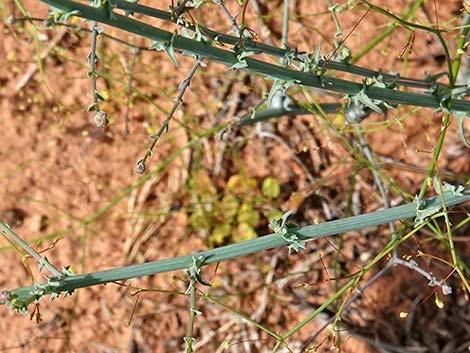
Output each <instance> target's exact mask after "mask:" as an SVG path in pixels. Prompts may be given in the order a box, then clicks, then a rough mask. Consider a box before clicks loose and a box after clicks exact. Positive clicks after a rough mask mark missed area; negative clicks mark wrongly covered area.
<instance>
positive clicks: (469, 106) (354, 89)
mask: <svg viewBox="0 0 470 353" xmlns="http://www.w3.org/2000/svg"><path fill="white" fill-rule="evenodd" d="M41 1H43V2H45V3H47V4H49V5H51V6H54V7H57V8H59V9H61V10H63V11H66V12H70V11H73V10H78V11H79V12H80V13H79V14H78V16H80V17H83V18H87V19H89V20H96V21H98V22H100V23H103V24H108V25H110V26H113V27H117V28H120V29H122V30H124V31H127V32H131V33H134V34H137V35H140V36H143V37H146V38H148V39H151V40H153V41H158V42H163V43H172V45H173V47H174V49H177V50H180V51H183V52H186V53H189V54H191V55H196V56H199V57H201V58H205V59H208V60H209V61H218V62H221V63H223V64H226V65H229V66H233V65H235V64H237V63H238V62H239V61H238V59H237V56H236V55H235V53H233V52H230V51H226V50H222V49H219V48H215V47H212V46H210V45H208V44H207V43H203V42H199V41H196V40H193V39H189V38H186V37H182V36H179V35H176V36H175V35H174V33H170V32H167V31H164V30H161V29H159V28H156V27H152V26H150V25H147V24H145V23H142V22H139V21H135V20H132V19H130V18H128V17H125V16H121V15H118V14H114V13H113V14H112V16H109V12H108V11H106V10H103V9H96V8H92V7H90V6H86V5H83V4H80V3H75V2H73V1H70V0H60V1H59V0H41ZM172 38H173V39H172ZM244 60H245V61H246V69H247V70H251V71H253V72H256V73H259V74H262V75H264V76H267V77H272V78H274V79H279V80H285V81H290V80H295V81H296V82H298V83H299V84H301V85H304V86H310V87H316V88H320V89H325V90H328V91H333V92H340V93H343V94H348V95H355V94H357V93H359V92H360V91H361V90H362V89H363V86H362V84H360V83H355V82H351V81H346V80H342V79H338V78H333V77H323V76H317V75H313V74H312V73H309V72H308V73H306V72H299V71H295V70H289V69H286V68H284V67H280V66H277V65H273V64H269V63H266V62H262V61H259V60H256V59H252V58H245V59H244ZM366 94H367V95H368V97H369V98H371V99H377V100H382V101H386V102H389V103H390V104H406V105H413V106H422V107H429V108H435V109H437V108H439V106H440V105H439V103H440V102H439V100H438V98H437V97H434V96H432V95H427V94H422V93H413V92H400V91H395V90H392V89H387V88H379V87H367V89H366ZM450 103H451V106H452V108H453V109H454V110H455V111H470V102H468V101H464V100H458V99H454V100H450Z"/></svg>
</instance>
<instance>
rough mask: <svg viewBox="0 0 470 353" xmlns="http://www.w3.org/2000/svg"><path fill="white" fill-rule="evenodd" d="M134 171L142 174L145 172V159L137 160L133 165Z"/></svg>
mask: <svg viewBox="0 0 470 353" xmlns="http://www.w3.org/2000/svg"><path fill="white" fill-rule="evenodd" d="M135 172H136V173H137V174H144V172H145V160H144V159H141V160H140V161H138V162H137V164H136V165H135Z"/></svg>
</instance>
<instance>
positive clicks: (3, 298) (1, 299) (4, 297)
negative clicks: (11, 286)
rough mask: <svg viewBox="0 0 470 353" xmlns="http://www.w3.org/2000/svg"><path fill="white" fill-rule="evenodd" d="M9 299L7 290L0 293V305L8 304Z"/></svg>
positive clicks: (9, 295)
mask: <svg viewBox="0 0 470 353" xmlns="http://www.w3.org/2000/svg"><path fill="white" fill-rule="evenodd" d="M10 299H11V294H10V292H9V291H7V290H2V291H0V304H5V303H8V302H9V301H10Z"/></svg>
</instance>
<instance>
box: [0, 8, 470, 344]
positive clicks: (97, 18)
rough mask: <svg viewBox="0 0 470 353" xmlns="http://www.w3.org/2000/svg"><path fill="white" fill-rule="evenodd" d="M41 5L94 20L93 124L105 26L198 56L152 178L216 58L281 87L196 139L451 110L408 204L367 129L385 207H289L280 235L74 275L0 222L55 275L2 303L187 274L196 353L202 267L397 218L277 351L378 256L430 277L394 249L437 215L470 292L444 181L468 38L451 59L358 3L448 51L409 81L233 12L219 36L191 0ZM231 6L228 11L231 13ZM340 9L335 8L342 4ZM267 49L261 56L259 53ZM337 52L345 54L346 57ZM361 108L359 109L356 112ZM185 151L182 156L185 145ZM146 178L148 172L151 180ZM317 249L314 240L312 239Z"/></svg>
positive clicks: (460, 109) (278, 225)
mask: <svg viewBox="0 0 470 353" xmlns="http://www.w3.org/2000/svg"><path fill="white" fill-rule="evenodd" d="M40 1H42V2H44V3H46V4H48V5H50V6H51V8H52V9H51V13H50V18H49V19H48V21H47V23H48V25H49V26H55V25H57V24H59V23H62V22H63V21H67V20H68V18H69V17H70V16H76V17H81V18H83V19H86V20H89V21H93V22H92V29H91V31H92V36H93V43H94V44H93V45H92V51H91V53H90V56H89V66H90V72H89V77H90V79H91V82H92V90H93V103H92V104H91V105H90V106H89V107H88V111H96V115H95V122H96V124H97V125H98V126H99V127H104V126H106V125H107V123H108V116H107V114H106V113H105V112H104V111H103V110H102V109H101V108H100V102H101V101H102V100H103V99H104V98H103V97H102V96H101V94H100V92H99V90H98V89H97V85H96V81H95V78H96V77H97V74H96V72H95V69H94V62H95V56H94V49H95V47H96V38H99V36H100V34H101V33H102V31H103V28H101V27H100V25H108V26H112V27H114V28H117V29H119V30H122V31H124V32H128V33H133V34H135V35H138V36H141V37H143V38H146V39H148V40H149V41H150V42H149V48H148V49H150V50H159V51H165V52H166V53H167V55H168V57H169V59H170V60H171V61H172V62H173V63H174V64H175V65H176V66H178V65H179V62H178V58H177V55H176V54H177V53H180V54H183V55H186V56H190V57H193V58H194V65H193V68H192V70H191V72H190V73H189V74H188V76H187V78H186V79H185V80H184V81H183V82H182V84H181V85H180V87H179V92H178V96H177V99H176V103H175V105H174V106H173V108H172V110H171V111H170V113H169V114H168V116H167V118H166V119H165V120H164V122H163V124H162V126H161V128H160V129H159V130H158V132H157V133H156V134H154V135H151V136H150V137H151V140H152V143H151V145H150V147H149V148H148V150H147V152H146V154H145V156H144V158H141V159H139V161H138V162H137V165H136V167H135V170H136V172H137V173H138V174H144V173H145V172H146V171H147V169H148V168H147V159H148V158H149V157H151V156H152V151H153V149H154V147H155V144H156V143H157V141H158V140H159V139H160V138H161V136H162V135H163V134H165V133H166V132H167V131H168V129H169V128H170V122H171V119H172V116H173V114H174V112H175V111H176V109H177V107H178V106H179V105H180V104H181V103H182V98H183V95H184V93H185V91H186V89H188V87H189V83H190V81H191V78H192V77H193V75H194V74H195V73H196V71H197V70H198V69H199V67H201V66H203V65H204V63H206V62H211V61H214V62H219V63H222V64H225V65H226V66H227V67H228V68H229V69H231V70H246V71H249V72H250V73H254V74H259V75H262V76H264V77H265V78H266V79H267V80H271V81H273V85H272V89H271V92H270V93H269V94H268V96H267V97H266V102H267V103H268V107H267V108H266V109H264V110H261V109H256V108H253V110H252V112H251V113H250V114H247V115H246V116H245V117H243V118H242V119H239V120H238V121H236V122H234V123H233V124H230V123H226V124H223V125H222V126H218V127H217V128H214V129H212V130H210V131H208V132H206V134H203V135H201V136H200V137H198V138H203V137H205V136H209V135H214V134H215V133H216V132H221V131H222V130H224V129H229V128H232V127H242V126H245V125H251V124H255V123H258V122H260V121H265V120H267V119H270V118H273V117H279V116H284V115H290V116H296V115H300V114H322V115H325V114H328V113H337V112H339V111H341V110H342V109H344V108H345V107H346V108H347V109H350V110H349V114H350V115H351V116H353V117H350V118H348V117H347V116H346V118H347V120H348V121H350V122H351V121H352V122H358V121H360V120H361V119H363V118H365V117H366V116H367V115H368V114H369V113H371V112H377V113H384V112H385V111H387V110H388V109H394V108H395V107H396V106H398V105H409V106H414V107H427V108H433V109H436V110H439V111H442V112H444V118H443V121H442V127H443V128H442V132H441V134H440V136H439V139H438V141H437V143H436V148H435V150H434V151H433V161H432V163H431V165H430V166H429V168H428V171H427V178H426V180H425V182H424V183H423V186H422V188H421V191H420V193H419V195H417V196H416V199H415V200H414V202H409V203H408V204H404V205H402V206H396V207H390V204H389V202H388V198H387V190H386V188H385V186H384V185H382V183H381V180H380V177H379V175H378V174H377V170H376V169H377V168H376V167H375V166H374V160H373V156H372V154H371V152H370V150H368V149H367V148H366V146H365V145H366V144H365V143H364V142H363V139H362V137H361V135H360V132H358V136H359V138H358V139H359V142H360V145H361V149H362V151H363V153H364V155H365V156H366V159H367V160H368V161H369V163H370V165H371V169H372V170H373V172H374V177H375V183H376V186H377V188H378V189H379V191H380V193H381V196H382V197H383V199H384V209H382V210H379V211H375V212H372V213H369V214H361V215H358V216H354V217H349V218H343V219H339V220H334V221H328V222H324V223H321V224H314V225H310V226H306V227H297V226H295V225H292V224H289V222H288V221H289V220H288V216H289V215H290V212H289V211H288V212H286V213H285V214H284V216H283V217H281V218H280V219H279V220H273V221H272V222H271V229H272V230H273V233H272V234H268V235H264V236H261V237H258V238H256V239H252V240H248V241H244V242H240V243H235V244H230V245H227V246H222V247H219V248H215V249H211V250H206V251H201V252H197V253H193V254H188V255H185V256H181V257H176V258H170V259H165V260H159V261H154V262H148V263H144V264H139V265H131V266H124V267H120V268H114V269H111V270H107V271H101V272H93V273H85V274H79V275H76V274H74V273H72V272H71V271H69V269H68V268H62V270H57V269H56V268H55V267H54V266H53V265H52V264H50V263H49V261H48V260H47V259H46V258H45V257H43V256H41V255H39V254H37V253H36V252H35V251H34V250H33V249H31V248H30V247H29V246H28V244H27V243H25V242H23V241H22V240H21V238H20V237H19V236H18V235H17V234H16V233H14V232H13V231H12V230H11V229H10V228H9V226H8V225H6V224H4V223H1V222H0V232H1V233H2V234H3V235H4V236H6V237H7V238H9V239H10V240H11V241H12V242H13V243H15V244H17V245H18V246H19V247H21V248H22V249H23V250H24V251H26V252H27V253H29V254H30V255H31V256H32V257H34V258H35V259H36V260H37V261H38V263H39V265H40V268H41V269H45V270H48V271H49V272H50V273H51V275H50V276H45V278H46V280H45V281H44V282H43V283H36V284H35V285H32V286H28V287H23V288H17V289H13V290H3V291H1V292H0V304H6V305H7V306H8V307H10V308H12V309H14V310H16V311H18V312H21V313H26V312H27V311H28V306H29V305H30V304H33V303H38V302H39V301H40V300H41V299H42V298H44V297H45V296H50V297H51V299H54V298H55V297H57V296H59V295H60V294H65V295H68V294H72V293H73V292H74V291H75V290H76V289H79V288H84V287H90V286H95V285H99V284H104V283H109V282H115V281H121V280H126V279H132V278H138V277H143V276H150V275H154V274H158V273H165V272H170V271H176V270H186V272H187V274H188V277H189V282H190V285H189V288H188V291H187V294H189V295H190V297H191V327H190V330H189V332H190V333H189V335H188V337H186V338H185V342H186V345H187V351H192V342H193V338H192V333H193V331H192V325H193V324H194V317H195V315H197V314H198V312H197V310H196V309H195V297H196V291H195V285H196V283H201V284H204V285H208V284H209V283H207V282H206V281H205V280H204V279H203V278H204V276H202V268H203V267H204V266H205V265H209V264H213V263H218V262H220V261H226V260H230V259H233V258H236V257H240V256H246V255H249V254H254V253H258V252H261V251H264V250H268V249H272V248H276V247H283V246H286V247H287V248H288V250H289V253H291V251H292V250H293V251H294V252H298V251H301V250H303V249H304V248H305V247H306V246H307V245H306V243H305V242H307V241H310V240H314V239H316V238H321V237H327V236H334V235H342V234H344V233H346V232H350V231H354V230H360V229H365V228H370V227H376V226H379V225H383V224H389V226H390V233H391V235H393V238H392V239H391V240H390V242H389V243H388V244H387V245H386V246H385V247H384V248H383V249H382V250H381V251H380V252H379V254H378V255H377V256H376V257H375V258H374V259H373V260H372V261H370V262H369V264H368V265H366V266H365V267H364V268H363V269H362V270H361V271H359V272H358V273H356V274H354V275H353V276H351V277H352V279H351V280H350V281H348V282H347V283H346V284H344V285H343V286H342V287H341V288H340V289H339V290H338V291H337V292H336V293H335V295H334V296H333V297H332V298H331V299H330V300H328V301H327V302H325V303H324V304H323V305H322V306H321V307H320V308H319V309H318V310H316V311H315V312H314V313H312V314H311V315H310V316H308V317H307V318H306V319H305V320H303V321H302V322H300V323H299V324H298V325H296V326H295V327H294V328H292V329H291V330H289V331H288V332H286V333H285V334H283V335H278V334H274V333H272V332H268V333H269V334H271V335H272V336H274V337H275V338H276V339H277V342H278V344H277V345H276V347H275V348H274V350H276V349H278V348H279V347H280V345H282V344H284V343H285V340H286V339H287V338H288V337H289V336H291V335H292V334H293V333H294V332H296V331H297V330H298V329H300V328H301V327H302V326H303V325H305V323H307V322H308V321H309V320H311V319H312V318H313V317H315V315H317V314H318V313H319V312H321V311H322V310H323V309H324V308H326V307H327V306H328V305H330V304H331V303H332V302H333V301H335V300H336V299H338V298H339V297H340V296H341V295H342V294H343V293H345V291H347V290H348V289H351V288H353V287H355V286H356V285H357V283H358V281H359V279H361V278H362V277H363V275H364V274H365V273H366V272H367V271H369V270H370V269H372V268H373V267H374V266H376V265H377V263H378V262H379V261H380V260H382V259H384V258H386V256H388V255H389V254H392V257H393V259H394V260H391V261H390V263H391V264H393V265H397V264H400V265H404V266H408V267H410V268H412V269H415V270H417V271H421V272H422V273H424V275H425V276H426V271H424V270H421V269H420V268H419V267H417V266H414V264H410V263H408V262H406V261H404V260H401V259H398V258H397V256H396V254H395V253H394V252H395V251H396V248H397V246H398V245H399V244H400V243H402V242H404V241H405V240H407V239H408V238H409V237H410V236H412V235H413V234H415V233H416V232H417V231H418V230H419V229H421V228H423V227H424V226H426V225H427V224H428V222H430V221H434V220H435V219H437V218H439V217H443V218H444V220H445V223H446V226H447V231H448V233H449V244H450V245H449V249H450V252H451V254H452V266H453V268H454V270H455V271H456V272H457V274H458V276H459V277H460V279H461V280H462V283H463V286H464V288H465V289H466V290H467V291H468V292H470V285H469V283H468V281H467V280H466V278H467V277H468V276H467V275H466V274H465V270H466V269H465V268H464V266H463V265H462V262H461V261H460V259H459V258H458V256H457V255H456V253H455V249H454V248H453V245H452V244H453V243H452V239H451V225H450V221H449V219H448V214H447V208H448V207H452V206H455V205H459V204H462V203H464V202H468V201H470V189H468V188H464V187H461V186H453V185H450V184H446V183H444V184H442V183H441V181H440V180H439V179H438V178H437V177H436V165H437V160H438V158H439V153H440V151H441V149H442V144H443V141H444V138H445V132H446V129H447V126H448V123H449V119H450V116H451V114H454V115H455V116H456V117H457V118H458V120H459V127H460V133H461V137H462V139H463V140H464V143H466V140H465V136H464V132H463V121H464V119H466V118H467V114H468V113H469V112H470V101H468V100H466V99H465V98H466V97H467V95H468V94H469V93H470V91H469V90H470V89H469V87H468V85H467V84H461V85H456V77H457V74H458V70H459V64H460V57H461V55H462V54H461V52H460V51H461V50H462V48H463V47H464V45H465V40H463V39H462V40H460V41H459V43H458V44H457V46H458V48H457V53H458V54H457V55H456V57H455V58H454V59H452V58H451V56H450V53H449V49H448V47H447V44H446V43H445V41H444V39H443V37H442V31H441V30H439V29H435V28H431V27H427V26H423V25H418V24H414V23H411V22H408V21H407V20H406V19H402V18H400V17H397V16H395V15H393V14H391V13H390V12H388V11H386V10H385V9H382V8H380V7H377V6H375V5H373V4H371V3H369V2H368V1H365V0H360V3H362V4H364V5H365V6H366V8H367V11H376V12H378V13H381V14H382V15H384V16H387V17H389V18H390V19H392V20H393V21H395V22H396V23H398V24H399V25H401V26H404V27H406V28H408V29H410V30H413V29H419V30H424V31H427V32H429V33H431V34H433V35H435V36H437V38H438V40H439V42H440V43H441V44H442V46H443V49H444V52H445V60H446V64H447V72H445V73H444V74H437V75H434V76H429V77H426V78H424V79H416V78H408V77H401V76H400V75H398V74H392V73H385V72H378V71H374V70H370V69H367V68H363V67H360V66H356V65H354V64H352V63H351V62H350V61H349V59H350V58H349V57H348V55H347V53H346V54H344V55H343V56H342V57H341V55H339V54H340V51H341V50H342V49H343V47H344V42H342V43H337V44H338V45H337V48H336V50H335V51H333V52H332V53H329V54H326V55H322V54H321V46H319V47H318V48H317V50H316V51H315V52H313V53H304V52H299V51H297V50H296V49H291V48H287V47H285V45H284V47H283V48H278V47H275V46H272V45H268V44H264V43H260V42H258V41H255V40H254V39H253V37H252V36H251V34H250V32H249V31H248V30H247V29H246V28H245V24H244V18H242V22H241V26H238V24H237V22H236V21H235V19H234V18H232V21H231V24H232V27H233V30H234V32H236V35H228V34H225V33H219V32H217V31H214V30H212V29H210V28H207V27H205V26H203V25H200V24H198V23H196V22H195V21H194V20H193V19H192V17H191V16H189V17H185V16H184V15H185V13H186V14H187V13H189V11H190V10H191V9H192V6H200V5H201V4H202V1H193V2H191V3H189V2H188V1H179V2H178V4H177V5H176V6H173V7H171V11H169V12H168V11H163V10H160V9H155V8H152V7H148V6H143V5H140V4H137V3H136V2H133V1H125V0H95V1H93V2H92V3H91V4H90V5H85V4H82V3H78V2H74V1H70V0H40ZM214 1H215V0H214ZM245 1H247V0H245ZM215 2H216V3H218V4H221V5H223V1H220V0H218V1H215ZM245 4H246V2H245ZM243 10H246V5H244V7H243ZM225 11H227V10H226V9H225ZM332 12H333V13H334V8H333V10H332ZM135 14H139V15H143V16H148V17H153V18H158V19H159V20H163V21H167V22H171V23H174V24H176V25H178V26H180V27H179V31H175V32H168V31H166V30H164V29H162V28H160V27H157V26H154V25H150V24H148V23H145V22H143V21H142V20H137V19H136V18H135V17H134V15H135ZM104 30H105V29H104ZM286 32H287V30H286ZM467 32H468V28H467V27H464V28H463V29H462V38H465V36H466V35H467ZM284 44H285V41H284ZM131 45H132V44H131ZM459 49H460V51H459ZM261 54H263V55H262V56H261ZM257 56H259V57H262V58H264V59H263V60H261V59H260V58H259V57H258V58H257ZM267 57H271V58H272V62H268V59H266V58H267ZM338 58H340V59H342V60H338ZM276 60H278V61H280V62H281V63H280V64H275V63H274V62H276ZM335 72H342V73H348V74H352V75H354V77H355V79H356V80H357V81H359V82H360V83H358V82H355V81H354V80H346V79H341V78H337V77H334V73H335ZM441 77H447V78H448V84H444V83H442V82H439V81H438V80H439V79H440V78H441ZM300 86H302V87H310V88H315V89H320V90H324V91H328V92H335V93H341V94H342V95H345V96H344V99H343V100H341V101H339V102H336V103H322V104H307V103H302V102H297V101H295V102H294V101H293V100H292V99H291V98H290V97H288V96H287V94H286V91H287V89H289V88H290V87H300ZM406 89H413V90H414V91H413V92H409V91H407V90H406ZM279 99H280V100H279ZM347 109H346V111H345V112H344V114H345V115H347V113H348V111H347ZM354 114H356V115H358V117H357V116H356V115H354ZM195 141H196V140H193V141H191V142H190V143H188V144H187V145H186V146H185V147H184V148H183V149H186V148H189V147H191V146H192V145H194V144H195ZM178 153H181V151H179V152H178ZM178 153H176V154H175V155H173V156H171V157H170V158H168V160H167V161H166V162H165V163H163V164H162V165H163V166H165V165H167V164H168V163H169V161H171V160H172V159H175V158H176V156H177V155H178ZM159 171H161V168H160V167H158V168H156V169H155V170H154V171H153V172H159ZM433 177H434V179H433ZM142 178H145V176H144V177H142ZM432 182H434V190H435V192H436V193H437V194H438V195H437V196H436V197H433V198H427V199H426V198H425V195H426V191H427V188H428V186H430V185H431V184H432ZM139 185H141V184H139ZM125 195H127V194H125V193H124V194H123V195H122V197H124V196H125ZM120 197H121V196H120ZM122 197H121V198H122ZM105 212H106V211H103V212H102V213H101V214H100V216H101V215H102V214H104V213H105ZM408 218H415V222H414V223H413V222H408V223H406V225H405V226H404V227H403V228H402V229H401V230H400V231H396V230H395V228H394V224H393V222H396V221H399V220H405V219H408ZM309 246H314V245H311V244H309ZM431 282H432V283H433V284H432V285H433V286H438V287H441V289H442V292H443V294H444V295H447V294H450V292H451V289H450V286H449V285H447V284H446V283H445V281H444V280H442V281H438V280H437V279H435V278H434V277H432V281H431ZM339 316H340V313H338V315H337V317H336V319H337V318H338V317H339Z"/></svg>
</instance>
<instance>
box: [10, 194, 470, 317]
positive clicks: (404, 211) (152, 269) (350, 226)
mask: <svg viewBox="0 0 470 353" xmlns="http://www.w3.org/2000/svg"><path fill="white" fill-rule="evenodd" d="M444 199H445V203H446V205H447V207H451V206H453V205H456V204H459V203H462V202H465V201H469V200H470V189H466V190H465V191H464V194H462V195H453V194H452V193H446V194H444ZM442 202H443V199H442V197H441V196H437V197H434V198H431V199H428V200H426V201H425V204H424V205H425V208H431V209H433V208H436V207H437V208H440V207H442ZM416 211H417V205H416V204H415V203H409V204H406V205H402V206H397V207H394V208H389V209H384V210H380V211H376V212H372V213H369V214H362V215H358V216H354V217H349V218H344V219H341V220H334V221H330V222H325V223H322V224H317V225H311V226H307V227H302V228H299V229H297V230H295V234H296V236H297V237H298V239H299V241H306V240H311V239H316V238H322V237H326V236H331V235H337V234H342V233H345V232H350V231H354V230H358V229H363V228H369V227H374V226H378V225H381V224H387V223H390V222H394V221H397V220H401V219H405V218H410V217H415V216H416ZM421 211H422V209H421ZM286 245H289V243H288V242H287V241H286V240H285V239H284V238H283V237H282V236H279V235H278V234H276V233H274V234H270V235H265V236H263V237H259V238H256V239H252V240H249V241H245V242H241V243H236V244H231V245H227V246H223V247H220V248H216V249H211V250H206V251H202V252H199V253H196V254H190V255H186V256H181V257H176V258H170V259H165V260H159V261H154V262H148V263H143V264H138V265H131V266H125V267H120V268H116V269H112V270H106V271H100V272H95V273H87V274H83V275H78V276H72V277H65V278H63V279H62V280H61V283H60V285H59V286H57V287H53V288H50V291H51V292H55V293H60V292H64V291H65V292H70V291H73V290H75V289H78V288H83V287H90V286H94V285H98V284H104V283H108V282H113V281H120V280H126V279H130V278H138V277H144V276H150V275H154V274H158V273H165V272H170V271H176V270H181V269H186V268H189V267H190V266H191V265H192V264H193V258H194V256H198V257H201V256H203V257H204V265H208V264H212V263H217V262H220V261H225V260H228V259H233V258H236V257H240V256H246V255H250V254H254V253H257V252H260V251H264V250H269V249H273V248H276V247H280V246H286ZM10 294H11V296H12V298H15V302H16V306H15V307H16V308H17V309H24V308H25V306H27V305H28V304H30V303H31V302H32V301H34V300H37V299H40V298H37V297H36V295H35V293H34V287H32V286H30V287H24V288H19V289H15V290H13V291H11V292H10Z"/></svg>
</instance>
